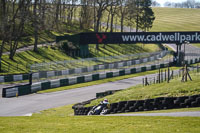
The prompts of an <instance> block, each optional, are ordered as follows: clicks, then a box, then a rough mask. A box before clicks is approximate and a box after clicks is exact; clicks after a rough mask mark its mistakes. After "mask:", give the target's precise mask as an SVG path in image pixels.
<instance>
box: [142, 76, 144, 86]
mask: <svg viewBox="0 0 200 133" xmlns="http://www.w3.org/2000/svg"><path fill="white" fill-rule="evenodd" d="M142 84H143V86H145V84H144V78H142Z"/></svg>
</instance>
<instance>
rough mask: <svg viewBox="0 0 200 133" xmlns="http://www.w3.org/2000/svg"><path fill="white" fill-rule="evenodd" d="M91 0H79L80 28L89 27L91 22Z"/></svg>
mask: <svg viewBox="0 0 200 133" xmlns="http://www.w3.org/2000/svg"><path fill="white" fill-rule="evenodd" d="M92 4H93V3H92V1H91V0H81V10H80V19H79V22H80V29H89V28H91V25H92V22H93V9H92Z"/></svg>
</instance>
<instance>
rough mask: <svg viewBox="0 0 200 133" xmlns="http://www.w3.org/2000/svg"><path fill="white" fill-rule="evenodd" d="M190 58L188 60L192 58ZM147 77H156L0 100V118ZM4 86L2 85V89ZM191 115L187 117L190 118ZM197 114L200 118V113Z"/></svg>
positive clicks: (75, 99)
mask: <svg viewBox="0 0 200 133" xmlns="http://www.w3.org/2000/svg"><path fill="white" fill-rule="evenodd" d="M172 47H173V46H172ZM190 47H192V48H194V47H193V46H190V45H187V46H186V49H187V51H188V53H190V54H191V55H194V56H197V55H199V54H200V53H199V51H198V50H199V49H196V48H194V49H195V51H196V52H194V51H193V52H192V49H190ZM191 55H190V56H191ZM190 56H188V58H192V57H190ZM147 76H148V77H155V74H151V75H146V76H140V77H134V78H130V79H124V80H119V81H115V82H109V83H105V84H100V85H93V86H88V87H83V88H76V89H71V90H65V91H59V92H53V93H45V94H31V95H26V96H21V97H18V98H0V116H27V115H29V114H31V113H36V112H39V111H42V110H46V109H49V108H54V107H59V106H64V105H70V104H75V103H78V102H82V101H86V100H89V99H92V98H95V96H96V93H97V92H103V91H106V90H119V89H126V88H129V87H131V86H135V85H138V84H141V83H142V79H143V78H144V77H147ZM4 86H5V85H0V88H3V87H4ZM0 91H1V89H0ZM189 114H190V113H189ZM189 114H188V115H186V116H189ZM197 114H198V116H199V113H197Z"/></svg>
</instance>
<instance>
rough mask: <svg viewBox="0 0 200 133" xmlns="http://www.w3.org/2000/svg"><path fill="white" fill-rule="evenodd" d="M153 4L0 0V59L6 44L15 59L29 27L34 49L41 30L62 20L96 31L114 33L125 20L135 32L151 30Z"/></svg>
mask: <svg viewBox="0 0 200 133" xmlns="http://www.w3.org/2000/svg"><path fill="white" fill-rule="evenodd" d="M151 5H152V1H151V0H0V31H1V32H0V41H1V42H0V59H1V57H2V54H3V49H4V48H5V46H6V45H7V46H9V52H10V54H9V58H10V59H12V60H13V59H14V55H15V53H16V50H17V48H18V44H19V42H20V41H21V38H22V37H23V36H26V33H25V28H27V27H31V28H33V29H34V30H33V31H34V51H37V49H38V48H37V45H38V38H39V35H38V33H39V31H42V30H53V29H58V28H60V25H61V24H62V23H65V24H67V25H68V26H69V27H70V26H73V25H74V24H75V23H76V24H77V23H78V25H79V28H80V29H91V28H92V29H93V31H94V32H114V26H116V25H120V27H121V29H120V31H121V32H124V25H125V23H126V24H127V25H128V26H130V27H135V29H136V32H138V31H139V30H140V31H148V30H149V29H150V28H152V25H153V21H154V19H155V16H154V12H153V11H152V8H151ZM67 30H68V29H66V31H67Z"/></svg>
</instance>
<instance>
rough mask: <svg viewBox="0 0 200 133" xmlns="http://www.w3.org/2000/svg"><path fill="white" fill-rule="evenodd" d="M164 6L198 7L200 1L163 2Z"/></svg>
mask: <svg viewBox="0 0 200 133" xmlns="http://www.w3.org/2000/svg"><path fill="white" fill-rule="evenodd" d="M164 6H165V7H172V8H200V2H197V1H196V0H186V1H184V2H169V1H167V2H165V3H164Z"/></svg>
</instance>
